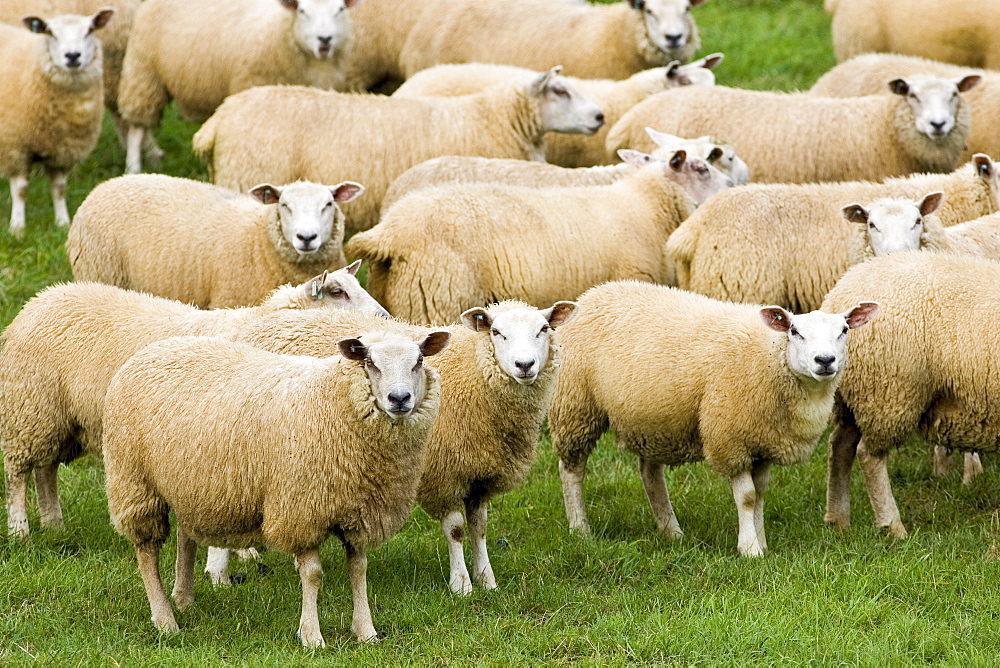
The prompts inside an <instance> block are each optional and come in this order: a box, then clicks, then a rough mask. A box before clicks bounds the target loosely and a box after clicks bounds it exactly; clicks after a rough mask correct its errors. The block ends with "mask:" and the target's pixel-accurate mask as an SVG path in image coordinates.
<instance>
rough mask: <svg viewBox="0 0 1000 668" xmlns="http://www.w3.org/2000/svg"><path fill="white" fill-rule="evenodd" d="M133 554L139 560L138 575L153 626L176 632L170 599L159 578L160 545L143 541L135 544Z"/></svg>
mask: <svg viewBox="0 0 1000 668" xmlns="http://www.w3.org/2000/svg"><path fill="white" fill-rule="evenodd" d="M135 555H136V558H137V559H138V561H139V575H141V576H142V584H143V586H145V588H146V598H147V599H148V600H149V609H150V611H151V612H152V613H153V626H155V627H156V628H157V630H158V631H160V632H161V633H176V632H177V631H179V630H180V627H178V626H177V620H176V619H174V611H173V610H172V609H171V607H170V599H168V598H167V594H166V592H165V591H163V581H162V580H160V545H159V544H157V543H144V544H142V545H136V546H135Z"/></svg>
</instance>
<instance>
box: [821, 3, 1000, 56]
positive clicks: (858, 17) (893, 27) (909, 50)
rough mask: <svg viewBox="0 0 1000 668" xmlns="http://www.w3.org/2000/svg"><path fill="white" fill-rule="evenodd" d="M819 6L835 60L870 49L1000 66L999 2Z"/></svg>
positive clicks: (836, 4) (838, 4) (871, 50)
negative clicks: (829, 21) (829, 18)
mask: <svg viewBox="0 0 1000 668" xmlns="http://www.w3.org/2000/svg"><path fill="white" fill-rule="evenodd" d="M824 6H825V8H826V11H827V12H828V13H830V14H833V51H834V54H835V55H836V56H837V60H838V61H840V62H843V61H845V60H847V59H848V58H853V57H854V56H857V55H859V54H862V53H870V52H873V51H875V52H889V53H904V54H909V55H913V56H923V57H924V58H933V59H934V60H941V61H945V62H950V63H955V64H957V65H968V66H970V67H988V68H991V69H997V68H1000V37H998V33H1000V5H998V4H996V3H994V2H983V1H982V0H920V1H919V2H913V0H825V3H824Z"/></svg>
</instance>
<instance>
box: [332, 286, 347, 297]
mask: <svg viewBox="0 0 1000 668" xmlns="http://www.w3.org/2000/svg"><path fill="white" fill-rule="evenodd" d="M330 294H331V295H333V296H334V297H342V296H343V295H344V288H334V289H333V290H330Z"/></svg>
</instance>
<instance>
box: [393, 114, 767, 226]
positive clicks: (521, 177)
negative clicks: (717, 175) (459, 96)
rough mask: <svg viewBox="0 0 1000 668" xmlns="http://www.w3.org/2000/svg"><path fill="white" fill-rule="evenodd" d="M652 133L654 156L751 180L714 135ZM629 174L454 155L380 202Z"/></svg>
mask: <svg viewBox="0 0 1000 668" xmlns="http://www.w3.org/2000/svg"><path fill="white" fill-rule="evenodd" d="M649 131H650V132H651V133H654V134H656V135H657V137H658V139H659V141H662V142H663V144H662V145H661V146H660V148H657V149H656V150H655V151H653V153H652V155H654V156H657V157H667V158H669V157H672V156H673V155H674V153H676V152H677V151H684V152H685V153H686V155H687V156H688V159H689V160H690V159H692V158H700V159H702V160H704V161H705V162H707V163H709V164H710V165H712V166H713V167H715V168H716V169H718V170H719V171H720V172H722V173H723V174H724V175H725V176H728V177H729V178H730V179H732V181H733V183H734V184H740V183H746V182H747V178H748V172H747V168H746V163H744V162H743V161H742V160H740V158H739V156H737V155H736V152H735V150H734V149H733V147H732V146H730V145H729V144H725V143H723V142H719V140H716V139H713V138H711V137H698V138H697V139H681V138H680V137H671V136H670V135H663V134H662V133H658V132H656V131H655V130H649ZM631 171H632V167H631V166H629V165H628V164H625V163H621V164H618V165H611V166H601V167H581V168H576V169H571V168H566V167H558V166H556V165H549V164H546V163H543V162H534V161H530V160H504V159H500V158H475V157H469V156H459V155H450V156H444V157H441V158H433V159H431V160H426V161H424V162H422V163H420V164H419V165H416V166H414V167H410V168H409V169H408V170H406V171H405V172H403V173H402V174H400V175H399V176H398V177H396V179H395V180H394V181H393V182H392V183H391V184H390V185H389V189H388V190H387V191H386V193H385V197H383V198H382V208H383V209H384V210H388V209H389V207H391V206H392V205H393V204H394V203H395V202H397V201H398V200H399V199H401V198H402V197H403V196H404V195H406V194H407V193H409V192H411V191H414V190H422V189H424V188H430V187H433V186H440V185H446V184H449V183H452V184H454V183H493V184H502V185H511V186H529V187H534V188H551V187H556V186H566V187H569V186H599V185H609V184H611V183H614V182H615V181H617V180H619V179H621V178H623V177H625V176H627V175H628V174H629V173H631Z"/></svg>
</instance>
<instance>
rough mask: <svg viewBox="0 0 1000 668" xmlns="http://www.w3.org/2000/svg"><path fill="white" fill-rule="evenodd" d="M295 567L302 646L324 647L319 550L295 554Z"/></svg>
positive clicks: (349, 560)
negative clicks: (299, 596) (321, 625)
mask: <svg viewBox="0 0 1000 668" xmlns="http://www.w3.org/2000/svg"><path fill="white" fill-rule="evenodd" d="M345 548H346V549H347V570H348V573H349V574H350V577H351V585H352V587H353V585H354V572H353V571H352V570H351V548H350V547H349V546H347V544H346V543H345ZM295 568H296V570H298V572H299V579H300V580H301V581H302V614H301V615H300V616H299V639H301V640H302V646H303V647H326V640H324V639H323V633H322V632H321V631H320V629H319V609H318V607H317V603H318V599H319V588H320V585H321V584H323V564H322V562H321V561H320V559H319V550H306V551H305V552H300V553H299V554H296V555H295ZM356 606H357V601H356V600H355V607H356Z"/></svg>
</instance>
